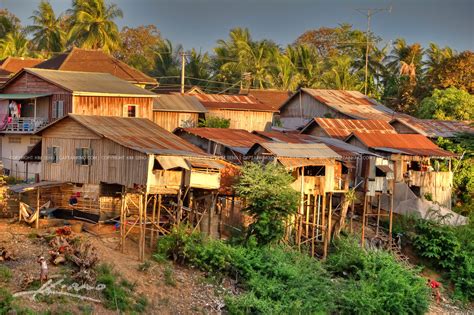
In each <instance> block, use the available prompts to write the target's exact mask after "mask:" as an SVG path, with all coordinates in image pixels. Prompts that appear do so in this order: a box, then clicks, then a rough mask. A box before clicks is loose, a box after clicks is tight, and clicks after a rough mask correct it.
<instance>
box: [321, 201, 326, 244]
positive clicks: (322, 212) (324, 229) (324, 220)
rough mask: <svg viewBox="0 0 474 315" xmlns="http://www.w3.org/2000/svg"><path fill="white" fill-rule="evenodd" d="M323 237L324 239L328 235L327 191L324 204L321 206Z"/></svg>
mask: <svg viewBox="0 0 474 315" xmlns="http://www.w3.org/2000/svg"><path fill="white" fill-rule="evenodd" d="M321 225H322V229H321V238H322V240H323V241H324V238H325V236H326V192H324V193H323V204H322V206H321Z"/></svg>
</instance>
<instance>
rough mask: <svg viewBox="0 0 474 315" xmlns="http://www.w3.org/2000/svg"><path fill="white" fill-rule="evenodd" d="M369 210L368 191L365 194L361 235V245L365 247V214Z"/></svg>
mask: <svg viewBox="0 0 474 315" xmlns="http://www.w3.org/2000/svg"><path fill="white" fill-rule="evenodd" d="M366 211H367V192H366V195H365V196H364V210H363V212H362V236H361V246H362V248H364V245H365V216H366Z"/></svg>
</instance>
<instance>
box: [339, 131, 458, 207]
mask: <svg viewBox="0 0 474 315" xmlns="http://www.w3.org/2000/svg"><path fill="white" fill-rule="evenodd" d="M346 142H348V143H350V144H352V145H355V146H358V147H361V148H364V149H367V150H370V151H372V152H375V153H377V154H378V155H379V156H382V157H384V158H385V160H388V161H389V163H388V164H386V166H385V167H383V166H382V167H379V165H380V164H379V165H377V169H376V172H379V171H384V169H385V172H390V173H393V175H392V176H393V178H394V179H395V182H396V183H399V182H403V183H406V184H407V185H408V186H409V187H410V188H411V189H412V190H413V192H415V194H416V195H417V196H418V197H421V198H426V199H431V200H433V201H435V202H437V203H439V204H440V205H442V206H444V207H446V208H449V209H450V208H451V189H452V184H453V174H452V171H451V159H452V158H454V157H455V155H454V154H452V153H451V152H448V151H445V150H442V149H440V148H439V147H438V146H436V145H435V144H433V143H432V142H431V141H430V140H429V139H428V138H426V137H425V136H422V135H417V134H376V133H361V132H354V133H353V134H352V135H351V136H349V137H348V139H347V140H346ZM435 161H436V162H435ZM443 164H444V166H443ZM375 176H376V175H375Z"/></svg>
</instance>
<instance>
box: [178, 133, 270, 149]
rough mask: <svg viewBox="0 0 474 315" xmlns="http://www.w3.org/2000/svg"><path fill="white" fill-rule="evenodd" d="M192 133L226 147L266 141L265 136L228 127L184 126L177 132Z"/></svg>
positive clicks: (242, 146)
mask: <svg viewBox="0 0 474 315" xmlns="http://www.w3.org/2000/svg"><path fill="white" fill-rule="evenodd" d="M181 132H186V133H190V134H193V135H196V136H198V137H201V138H204V139H208V140H211V141H213V142H216V143H219V144H222V145H224V146H226V147H230V148H235V147H240V148H250V147H251V146H253V145H254V144H255V143H258V142H262V141H264V139H263V138H261V137H259V136H257V135H255V134H253V133H250V132H248V131H247V130H243V129H228V128H183V129H181V128H180V129H177V130H176V131H175V133H177V134H179V133H181Z"/></svg>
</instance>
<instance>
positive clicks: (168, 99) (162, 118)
mask: <svg viewBox="0 0 474 315" xmlns="http://www.w3.org/2000/svg"><path fill="white" fill-rule="evenodd" d="M206 112H207V110H206V108H204V106H202V104H201V103H200V102H199V100H198V99H197V98H196V97H194V96H192V95H180V94H170V95H165V94H163V95H157V97H156V98H155V99H154V101H153V121H154V122H155V123H156V124H158V125H159V126H161V127H163V128H165V129H166V130H168V131H173V130H175V129H176V128H194V127H197V126H198V124H199V120H200V119H204V115H205V114H206Z"/></svg>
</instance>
